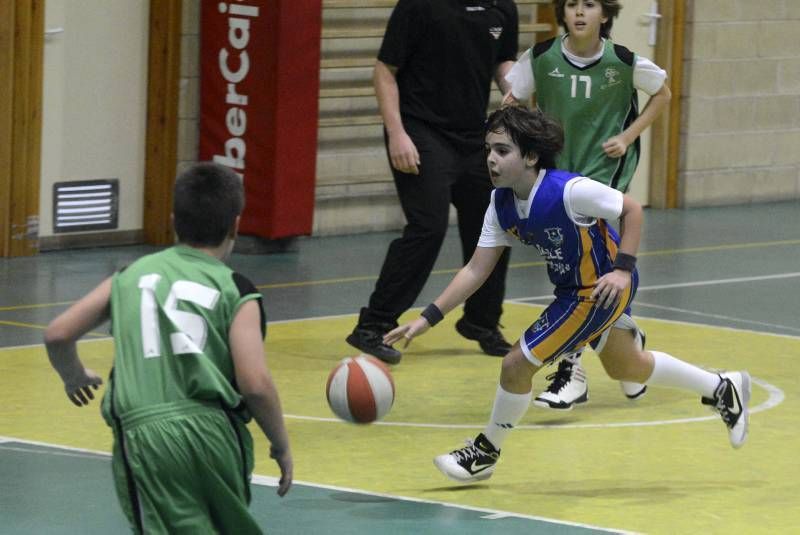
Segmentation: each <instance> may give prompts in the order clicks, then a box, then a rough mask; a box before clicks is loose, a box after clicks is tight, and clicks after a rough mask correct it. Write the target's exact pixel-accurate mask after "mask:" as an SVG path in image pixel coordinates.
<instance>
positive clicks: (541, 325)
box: [531, 313, 550, 333]
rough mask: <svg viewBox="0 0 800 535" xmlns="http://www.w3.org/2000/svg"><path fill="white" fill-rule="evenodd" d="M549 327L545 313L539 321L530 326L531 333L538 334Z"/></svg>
mask: <svg viewBox="0 0 800 535" xmlns="http://www.w3.org/2000/svg"><path fill="white" fill-rule="evenodd" d="M548 327H550V320H549V319H547V313H543V314H542V315H541V316H539V319H537V320H536V323H534V324H533V325H531V332H535V333H538V332H539V331H543V330H545V329H547V328H548Z"/></svg>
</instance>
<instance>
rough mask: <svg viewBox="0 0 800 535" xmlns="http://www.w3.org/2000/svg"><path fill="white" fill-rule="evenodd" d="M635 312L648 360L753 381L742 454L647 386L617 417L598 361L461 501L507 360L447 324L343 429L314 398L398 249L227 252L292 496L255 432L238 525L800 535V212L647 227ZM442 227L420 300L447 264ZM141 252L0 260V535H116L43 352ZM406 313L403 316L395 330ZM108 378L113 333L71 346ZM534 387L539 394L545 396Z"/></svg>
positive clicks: (90, 456)
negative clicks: (249, 286) (455, 465)
mask: <svg viewBox="0 0 800 535" xmlns="http://www.w3.org/2000/svg"><path fill="white" fill-rule="evenodd" d="M645 218H646V220H645V223H646V228H645V235H644V237H643V242H642V246H641V247H640V255H639V258H640V260H639V267H640V273H641V283H640V288H639V293H638V295H637V297H636V300H635V302H634V309H633V312H634V316H635V317H636V318H637V321H638V322H639V323H640V325H641V326H642V327H643V328H644V329H645V330H646V331H647V341H648V347H650V348H653V349H660V350H663V351H667V352H669V353H671V354H673V355H676V356H678V357H680V358H683V359H684V360H687V361H690V362H692V363H695V364H697V365H700V366H703V367H707V368H713V369H731V370H738V369H747V370H749V372H750V373H751V375H752V376H753V379H754V385H753V399H752V404H751V407H752V416H751V427H750V436H749V438H748V441H747V443H746V444H745V445H744V447H743V448H742V449H740V450H733V449H732V448H731V447H730V445H729V444H728V438H727V432H726V430H725V427H724V425H723V424H722V423H721V421H720V420H719V419H718V417H717V416H715V415H713V414H711V413H710V412H708V410H707V409H706V408H705V407H704V406H702V405H701V404H700V402H699V399H698V398H697V396H694V395H689V394H687V393H684V392H682V391H678V390H669V389H658V388H651V389H650V391H649V392H648V393H647V395H646V396H645V397H644V398H643V399H641V400H640V401H638V402H635V403H632V402H628V401H627V400H626V399H625V398H624V396H623V395H622V393H621V391H620V389H619V385H618V383H616V382H615V381H611V380H610V379H608V378H607V377H606V376H605V375H604V373H603V371H602V369H601V366H600V364H599V362H598V361H597V358H596V357H595V356H594V354H593V353H591V352H587V353H586V355H585V356H584V364H585V367H586V368H587V371H588V375H589V398H590V399H589V402H588V403H587V404H585V405H582V406H579V407H577V408H576V409H575V410H573V411H571V412H566V413H557V412H553V411H547V410H544V409H540V408H538V407H532V408H531V409H530V410H529V412H528V413H527V415H526V416H525V418H524V419H523V421H522V424H521V426H520V428H519V429H517V430H515V431H514V434H513V435H512V436H511V438H510V439H509V440H508V441H507V443H506V447H505V448H504V450H503V455H502V457H501V460H500V463H499V465H498V468H497V471H496V472H495V475H494V476H493V477H492V478H491V479H490V480H488V481H485V482H482V483H480V484H477V485H471V486H458V485H455V484H453V483H451V482H450V481H449V480H447V479H445V478H444V477H443V476H442V475H441V474H439V472H438V471H437V470H436V469H435V467H434V466H433V463H432V462H431V461H432V458H433V457H434V456H435V455H437V454H440V453H444V452H446V451H449V450H451V449H454V448H457V447H460V446H461V445H463V440H464V439H465V438H471V437H473V436H474V435H475V434H477V433H478V432H479V431H480V430H481V429H482V428H483V426H484V424H485V422H486V419H487V418H488V415H489V411H490V410H491V404H492V400H493V397H494V391H495V389H496V386H497V378H498V373H499V366H500V362H501V359H498V358H493V357H488V356H485V355H483V354H482V353H480V350H479V348H478V347H477V344H476V343H474V342H470V341H468V340H464V339H463V338H461V337H460V336H459V335H458V334H457V333H456V332H455V330H454V328H453V326H454V323H455V321H456V320H457V319H458V317H459V314H457V313H453V314H451V315H450V316H448V317H447V318H446V319H445V321H444V322H442V324H441V325H440V326H437V327H436V328H435V329H434V330H432V331H431V332H430V333H429V334H427V335H426V336H425V337H423V338H420V339H419V340H415V341H414V343H413V344H412V345H411V346H410V347H409V348H408V350H407V351H406V352H405V354H404V357H403V361H402V362H401V363H400V364H399V365H398V366H396V367H394V368H393V370H392V371H393V375H394V380H395V384H396V388H397V398H396V401H395V405H394V407H393V409H392V411H391V412H390V413H389V415H388V416H387V417H386V418H385V419H384V421H382V422H379V423H378V424H373V425H368V426H356V425H352V424H346V423H343V422H340V421H338V420H336V418H335V417H334V416H333V415H332V414H331V412H330V410H329V409H328V407H327V404H326V401H325V391H324V388H325V382H326V379H327V375H328V373H329V371H330V370H331V368H332V367H333V366H334V365H335V364H336V362H338V361H339V360H340V359H342V358H344V357H346V356H351V355H353V354H354V353H355V351H354V350H353V349H351V348H350V347H349V346H348V345H347V344H346V343H345V342H344V337H345V336H346V334H347V333H348V332H349V331H350V330H351V329H352V327H353V325H354V323H355V321H356V314H357V312H358V309H359V307H361V306H363V304H364V303H365V302H366V300H367V298H368V297H369V293H370V291H371V289H372V286H373V284H374V281H375V278H376V276H377V273H378V271H379V269H380V264H381V262H382V260H383V254H384V252H385V249H386V246H387V245H388V243H389V241H390V240H391V239H393V238H394V237H395V236H396V234H395V233H380V234H367V235H360V236H346V237H333V238H308V239H302V240H299V241H298V250H297V251H296V252H290V253H283V254H274V255H265V256H260V255H259V256H256V255H238V254H237V255H234V257H233V258H232V261H231V264H232V265H233V267H234V268H235V269H237V270H238V271H241V272H242V273H244V274H245V275H247V276H248V277H249V278H250V279H251V280H253V282H254V283H255V284H256V285H257V286H258V287H259V289H260V290H261V291H262V293H263V294H264V297H265V304H266V309H267V315H268V319H269V322H270V323H269V327H268V337H267V341H266V349H267V358H268V362H269V365H270V367H271V369H272V371H273V374H274V376H275V379H276V381H277V384H278V388H279V391H280V394H281V397H282V401H283V407H284V411H285V413H286V419H287V425H288V427H289V433H290V438H291V440H292V446H293V451H294V459H295V478H296V483H295V486H294V488H293V489H292V491H291V492H290V493H289V494H288V495H287V496H286V497H285V498H283V499H279V498H277V496H276V495H275V493H274V490H275V489H274V484H275V483H274V481H275V480H274V477H275V476H276V475H277V470H276V467H275V465H274V463H272V461H270V460H269V459H268V457H267V451H268V448H267V444H266V441H265V440H264V439H263V437H260V436H259V434H258V432H257V431H256V429H255V427H253V434H254V437H255V439H256V458H257V462H256V470H255V472H256V474H258V476H256V477H255V478H254V483H256V485H255V487H254V499H253V503H252V506H251V509H252V510H253V513H254V514H255V515H256V517H257V518H258V519H259V521H260V522H261V523H262V525H263V526H264V528H265V529H266V530H267V531H268V532H270V533H287V534H294V533H312V532H320V531H323V530H324V531H325V532H326V533H330V534H339V533H342V534H345V533H347V534H350V533H414V534H416V533H431V534H434V533H476V534H477V533H481V534H484V533H503V534H514V533H559V534H560V533H584V532H609V531H610V532H618V533H619V532H640V533H670V534H671V533H700V532H705V533H731V532H735V533H788V532H793V531H797V530H798V525H800V510H798V507H797V504H798V502H800V483H798V481H800V468H798V466H800V465H799V464H798V462H797V460H796V457H795V455H796V452H797V451H800V433H798V431H797V427H796V426H797V422H798V421H800V402H798V392H800V379H799V378H798V377H800V230H798V229H800V204H798V203H778V204H765V205H755V206H736V207H723V208H707V209H696V210H674V211H658V210H648V211H647V212H646V215H645ZM457 242H458V240H457V237H456V229H454V228H453V229H451V231H450V235H449V236H448V239H447V241H446V243H445V246H444V249H443V251H442V254H441V255H440V258H439V260H438V262H437V266H436V271H435V273H434V274H433V276H432V277H431V278H430V280H429V282H428V284H427V286H426V288H425V290H424V292H423V295H421V296H420V299H419V301H418V303H417V306H419V307H421V306H424V305H425V304H427V303H428V302H430V300H431V299H432V298H434V297H436V295H438V293H439V292H440V291H441V290H442V289H443V288H444V286H445V285H446V284H447V282H448V281H449V279H450V277H452V275H453V273H455V271H456V270H457V269H458V267H459V265H460V252H459V250H458V244H457ZM154 250H155V249H154V248H151V247H145V246H140V247H119V248H104V249H87V250H72V251H64V252H51V253H42V254H40V255H39V256H37V257H32V258H16V259H7V260H0V400H2V403H0V534H5V533H9V534H10V533H14V534H19V533H78V532H80V533H90V534H93V533H119V532H124V531H125V530H126V524H125V521H124V518H123V516H122V513H121V512H120V510H119V508H118V506H117V503H116V498H115V496H114V493H113V488H112V483H111V474H110V462H109V455H108V452H109V451H110V446H111V434H110V431H109V429H108V428H106V427H105V425H104V423H103V422H102V420H101V417H100V414H99V407H98V404H93V405H91V406H90V407H88V408H82V409H81V408H77V407H74V406H73V405H72V404H71V403H69V401H68V400H67V399H66V397H65V396H64V394H63V390H62V387H61V383H60V381H59V380H58V378H57V376H56V374H55V373H54V372H53V371H52V370H51V369H50V366H49V364H48V362H47V358H46V355H45V353H44V350H43V348H42V345H41V335H42V329H43V327H44V326H45V325H46V324H47V322H48V321H49V320H50V319H52V318H53V317H54V316H55V315H57V314H58V313H59V312H60V311H62V310H64V309H65V307H66V306H68V304H69V303H70V302H72V301H74V300H75V299H77V298H79V297H80V296H82V295H83V294H84V293H85V292H86V291H88V290H89V289H90V288H91V287H93V286H94V285H95V284H97V283H98V282H99V281H100V280H101V279H102V278H104V277H106V276H108V275H110V274H111V273H113V272H114V271H115V270H117V269H119V268H121V267H123V266H125V265H126V264H128V263H130V262H131V261H133V260H134V259H135V258H137V257H138V256H140V255H142V254H145V253H148V252H151V251H154ZM511 262H512V265H511V269H510V270H509V274H508V281H507V294H506V297H507V302H506V304H505V307H504V311H505V312H504V315H503V320H502V322H503V326H504V328H503V330H504V332H505V334H506V336H507V338H509V339H516V338H517V337H518V336H519V334H520V333H521V332H522V330H523V329H524V328H525V327H527V326H528V325H529V324H530V323H532V322H533V321H534V320H535V319H536V317H537V315H538V313H539V312H540V311H541V309H542V306H543V305H544V304H546V303H547V302H548V299H549V294H550V292H551V289H550V287H549V283H548V281H547V276H546V273H545V269H544V266H543V263H542V261H541V259H540V258H539V257H538V256H537V255H536V254H535V252H534V251H533V250H526V249H524V248H522V247H521V246H520V247H516V248H515V249H514V250H513V252H512V260H511ZM418 313H419V309H415V310H412V311H410V312H409V313H408V315H407V316H406V318H411V317H413V316H414V315H416V314H418ZM79 348H80V352H81V357H82V359H83V360H84V362H85V364H86V365H87V366H89V367H92V368H93V369H95V370H96V371H98V372H100V373H101V375H104V376H105V375H107V373H108V370H109V369H110V367H111V364H112V343H111V340H110V339H109V338H108V331H107V328H106V327H103V328H100V329H98V330H97V332H95V333H92V335H91V336H88V337H87V338H86V340H85V341H84V342H81V344H80V346H79ZM550 371H554V368H552V369H550V370H544V371H543V372H541V373H540V374H538V375H537V376H536V378H535V384H534V389H537V390H538V389H541V388H543V386H544V385H545V375H547V374H548V373H550Z"/></svg>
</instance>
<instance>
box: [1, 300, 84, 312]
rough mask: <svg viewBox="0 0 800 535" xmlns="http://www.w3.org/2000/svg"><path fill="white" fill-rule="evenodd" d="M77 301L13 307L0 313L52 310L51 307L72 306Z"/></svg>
mask: <svg viewBox="0 0 800 535" xmlns="http://www.w3.org/2000/svg"><path fill="white" fill-rule="evenodd" d="M74 302H75V301H60V302H58V303H41V304H37V305H13V306H7V307H0V312H6V311H9V310H30V309H33V308H50V307H57V306H62V305H71V304H72V303H74Z"/></svg>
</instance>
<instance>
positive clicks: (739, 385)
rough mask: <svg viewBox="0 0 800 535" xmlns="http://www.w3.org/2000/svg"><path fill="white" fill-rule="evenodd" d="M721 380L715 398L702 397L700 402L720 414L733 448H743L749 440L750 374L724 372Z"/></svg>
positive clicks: (720, 375) (720, 377)
mask: <svg viewBox="0 0 800 535" xmlns="http://www.w3.org/2000/svg"><path fill="white" fill-rule="evenodd" d="M719 379H720V381H719V386H718V387H717V389H716V390H715V391H714V397H713V398H707V397H702V398H700V401H701V402H702V403H703V404H704V405H709V406H711V408H712V409H713V410H714V411H715V412H718V413H719V415H720V417H722V421H723V422H725V425H726V426H727V427H728V438H729V439H730V441H731V446H733V447H734V448H741V447H742V444H744V441H745V439H746V438H747V427H748V425H749V423H750V413H749V405H750V374H749V373H747V372H724V373H721V374H719Z"/></svg>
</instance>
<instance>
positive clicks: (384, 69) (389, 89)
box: [372, 61, 405, 136]
mask: <svg viewBox="0 0 800 535" xmlns="http://www.w3.org/2000/svg"><path fill="white" fill-rule="evenodd" d="M372 82H373V84H374V86H375V96H376V97H377V99H378V109H379V110H380V113H381V117H382V118H383V125H384V126H385V127H386V131H387V132H388V134H389V135H390V136H391V135H393V134H396V133H398V132H404V131H405V128H404V127H403V120H402V119H401V117H400V90H399V88H398V87H397V79H396V78H395V73H394V72H392V70H391V69H390V68H389V66H388V65H386V64H385V63H383V62H382V61H378V62H376V63H375V72H374V74H373V77H372Z"/></svg>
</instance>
